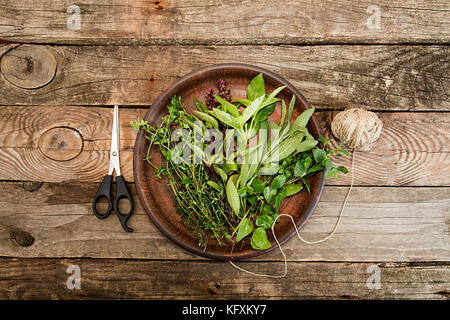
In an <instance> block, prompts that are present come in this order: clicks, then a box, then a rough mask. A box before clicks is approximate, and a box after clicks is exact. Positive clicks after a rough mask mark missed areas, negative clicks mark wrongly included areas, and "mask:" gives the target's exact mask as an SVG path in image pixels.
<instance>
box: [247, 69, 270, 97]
mask: <svg viewBox="0 0 450 320" xmlns="http://www.w3.org/2000/svg"><path fill="white" fill-rule="evenodd" d="M265 94H266V87H265V84H264V77H263V74H262V73H260V74H258V75H257V76H256V77H254V78H253V79H252V80H251V81H250V83H249V85H248V87H247V99H248V100H255V99H256V98H258V97H260V96H262V95H265Z"/></svg>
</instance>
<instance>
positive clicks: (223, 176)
mask: <svg viewBox="0 0 450 320" xmlns="http://www.w3.org/2000/svg"><path fill="white" fill-rule="evenodd" d="M213 168H214V171H215V172H216V173H217V174H218V175H219V176H220V178H221V179H222V181H223V182H224V183H225V182H227V179H228V176H227V174H226V173H225V171H223V170H222V169H221V168H220V167H219V166H218V165H216V164H215V165H214V166H213Z"/></svg>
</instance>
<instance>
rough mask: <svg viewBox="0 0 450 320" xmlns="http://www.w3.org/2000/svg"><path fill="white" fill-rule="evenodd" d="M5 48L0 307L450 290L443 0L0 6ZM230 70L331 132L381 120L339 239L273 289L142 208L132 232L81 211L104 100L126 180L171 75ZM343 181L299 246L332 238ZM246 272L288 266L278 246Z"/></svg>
mask: <svg viewBox="0 0 450 320" xmlns="http://www.w3.org/2000/svg"><path fill="white" fill-rule="evenodd" d="M0 40H1V42H0V56H1V61H0V62H1V64H0V67H1V68H0V73H1V75H0V105H1V106H0V256H1V258H0V298H12V299H15V298H33V299H34V298H63V299H78V298H169V299H178V298H202V299H209V298H211V299H224V298H237V299H240V298H262V299H266V298H270V299H274V298H282V299H298V298H340V299H342V298H343V299H360V298H394V299H396V298H413V299H415V298H426V299H448V298H449V293H450V268H449V266H450V238H449V224H450V162H449V136H450V116H449V115H450V113H449V111H450V99H449V89H450V80H449V79H450V78H449V70H450V47H449V46H448V45H449V43H450V2H449V1H448V0H434V1H425V0H424V1H413V0H389V1H387V0H373V1H365V0H364V1H360V0H346V1H331V0H330V1H327V0H320V1H312V0H298V1H294V0H279V1H269V0H259V1H234V0H161V1H156V0H135V1H133V0H127V1H118V0H117V1H116V0H98V1H92V0H80V1H76V2H74V3H71V2H70V1H49V0H23V1H10V0H0ZM224 62H243V63H249V64H253V65H258V66H261V67H263V68H266V69H268V70H271V71H273V72H275V73H278V74H280V75H281V76H282V77H285V78H286V79H287V80H289V81H290V82H291V83H293V84H294V85H295V86H296V87H297V88H298V89H299V90H300V91H301V92H302V93H303V94H304V95H305V96H306V98H307V99H308V100H309V102H310V103H311V104H313V105H314V106H315V107H316V108H318V110H319V111H318V115H319V117H320V119H321V121H322V124H323V126H324V127H325V128H327V129H326V130H327V134H328V135H329V130H328V128H329V124H330V119H331V118H332V116H333V113H334V112H336V111H339V110H343V109H344V108H346V107H349V106H358V107H364V108H367V109H370V110H373V111H376V112H377V114H378V116H379V117H380V118H381V119H382V120H383V122H384V125H385V127H384V131H383V133H382V135H381V138H380V139H379V141H378V142H377V143H376V146H375V147H374V148H373V149H372V151H370V152H366V153H362V152H361V153H358V154H357V158H356V163H355V166H356V170H355V174H356V177H355V183H356V187H355V189H354V190H353V192H352V194H351V196H350V199H349V203H348V205H347V209H346V211H345V213H344V218H343V221H342V224H341V226H340V227H339V229H338V231H337V233H336V234H335V235H334V237H333V238H332V239H331V240H329V241H327V242H325V243H321V244H318V245H306V244H303V243H301V242H300V241H298V239H296V238H293V239H292V240H290V241H289V242H288V243H287V244H286V245H285V246H284V247H285V250H286V254H287V257H288V260H289V262H288V275H287V276H286V277H285V278H283V279H268V278H256V277H254V276H252V275H249V274H246V273H243V272H240V271H238V270H236V269H234V268H233V267H232V266H231V265H230V264H228V263H227V262H217V261H210V260H206V259H202V258H199V257H197V256H194V255H191V254H189V253H188V252H186V251H183V250H182V249H180V248H178V247H176V246H175V245H173V244H172V243H171V242H170V241H169V240H167V239H166V238H165V237H164V236H163V235H162V234H161V233H160V232H159V231H158V230H157V229H156V228H155V227H154V226H153V224H152V223H151V222H150V221H149V219H148V217H147V216H146V215H145V213H144V212H143V209H142V207H141V206H140V204H139V201H138V199H137V198H135V203H136V205H137V208H136V212H135V215H134V217H133V218H132V219H131V222H130V224H131V226H132V227H134V228H135V232H134V233H132V234H128V233H125V232H123V230H122V229H121V226H120V224H119V222H118V220H117V219H116V218H115V217H110V218H109V219H106V220H104V221H100V220H98V219H97V218H96V217H94V215H93V214H92V212H91V201H92V199H93V196H94V194H95V193H96V190H97V188H98V186H99V182H100V181H101V179H102V177H103V175H104V174H105V172H106V171H107V166H108V161H109V138H110V132H111V124H112V121H111V120H112V105H114V104H120V105H121V106H122V107H121V114H120V117H121V127H120V129H121V137H120V139H121V140H120V148H121V162H122V170H123V173H124V175H125V178H126V179H127V180H128V181H132V180H133V174H132V153H133V145H134V141H135V137H136V133H135V132H134V131H133V130H132V129H131V128H130V126H129V122H130V120H133V119H135V118H136V117H138V116H140V117H142V116H143V115H144V114H145V112H146V110H147V108H148V107H149V106H151V104H152V102H153V101H154V100H155V98H156V97H157V96H158V95H159V94H160V93H161V92H162V91H163V90H164V89H165V88H166V87H167V86H168V85H169V84H170V83H172V82H173V81H174V80H176V79H177V78H179V77H180V76H182V75H184V74H186V73H188V72H190V71H193V70H195V69H197V68H199V67H203V66H207V65H211V64H216V63H224ZM343 163H344V164H345V165H347V166H348V167H349V166H350V162H349V160H348V159H347V160H345V161H344V162H343ZM349 183H350V176H347V177H342V178H339V179H338V180H330V181H327V185H326V187H325V189H324V193H323V196H322V198H321V200H320V204H319V206H318V208H317V209H316V211H315V213H314V214H313V216H312V218H311V220H310V221H309V222H308V223H307V225H306V226H305V227H304V229H303V230H302V233H303V235H304V237H305V238H308V239H319V238H321V237H323V236H324V235H326V234H327V232H328V231H329V230H330V229H331V228H332V226H333V225H334V223H335V221H336V218H337V214H338V211H339V209H340V206H341V203H342V200H343V199H344V196H345V193H346V191H347V189H348V185H349ZM130 188H131V189H132V192H133V194H134V195H135V188H134V185H133V184H131V186H130ZM240 265H241V266H243V267H245V268H247V269H250V270H253V271H255V272H264V273H271V274H277V273H281V272H282V268H283V263H282V257H281V255H280V253H279V252H277V251H274V252H272V253H270V254H267V255H265V256H262V257H260V258H257V259H254V260H252V261H245V262H241V263H240ZM71 266H72V267H71ZM77 267H78V268H79V270H80V273H81V274H80V276H81V278H80V279H81V283H80V285H81V287H80V289H77V287H76V286H75V288H73V284H75V285H76V284H77V282H76V281H74V280H73V279H74V278H73V277H75V276H76V275H77ZM70 276H72V278H69V279H68V277H70ZM68 280H69V286H67V282H68ZM378 280H380V282H378ZM70 284H72V286H71V285H70ZM70 288H73V289H70Z"/></svg>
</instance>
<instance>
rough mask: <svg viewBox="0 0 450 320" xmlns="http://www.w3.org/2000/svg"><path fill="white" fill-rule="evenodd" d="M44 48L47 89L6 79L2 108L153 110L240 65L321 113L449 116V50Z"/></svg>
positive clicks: (1, 86) (0, 88)
mask: <svg viewBox="0 0 450 320" xmlns="http://www.w3.org/2000/svg"><path fill="white" fill-rule="evenodd" d="M4 46H7V47H8V48H10V47H11V45H4ZM20 48H21V47H20V46H19V47H18V48H16V49H12V50H13V51H14V50H19V49H20ZM45 48H46V49H48V50H49V51H50V52H52V54H53V55H54V56H55V59H56V60H57V62H58V69H57V71H56V75H55V77H54V79H53V80H52V81H51V82H50V83H49V84H47V85H46V86H45V87H42V88H39V89H35V90H27V89H23V88H18V87H16V86H14V85H12V84H11V83H10V82H8V81H7V80H6V79H4V77H0V105H33V104H46V105H89V106H90V105H114V104H120V105H131V106H133V105H143V106H148V105H151V104H152V103H153V102H154V100H155V99H156V98H157V97H158V96H159V95H160V94H161V93H162V92H163V91H164V90H165V89H166V88H167V87H168V86H169V85H170V84H171V83H172V82H174V81H175V80H177V79H178V78H179V77H181V76H183V75H185V74H187V73H189V72H191V71H194V70H196V69H199V68H200V67H205V66H208V65H212V64H219V63H227V62H229V63H232V62H241V63H247V64H252V65H257V66H259V67H263V68H265V69H268V70H269V71H272V72H275V73H277V74H279V75H280V76H282V77H284V78H285V79H287V80H288V81H289V82H291V83H292V84H293V85H294V86H295V87H297V88H298V89H299V90H300V92H301V93H302V94H303V95H304V96H305V97H306V98H307V100H308V101H309V102H310V103H311V104H313V105H315V106H317V107H320V108H344V107H348V106H359V107H365V108H369V109H372V110H423V111H430V110H433V111H439V110H442V111H448V110H450V102H449V101H450V99H449V92H450V81H449V78H448V76H447V73H448V69H449V68H450V48H449V47H448V46H136V47H126V46H53V47H50V46H45ZM1 51H2V50H0V52H1ZM13 51H11V52H13ZM28 59H30V60H31V61H33V59H34V57H32V56H30V57H28ZM24 77H25V75H24Z"/></svg>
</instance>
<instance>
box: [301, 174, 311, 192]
mask: <svg viewBox="0 0 450 320" xmlns="http://www.w3.org/2000/svg"><path fill="white" fill-rule="evenodd" d="M302 182H303V184H304V185H305V187H306V190H307V191H308V193H309V194H311V187H310V185H309V182H308V181H306V179H305V178H302Z"/></svg>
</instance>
